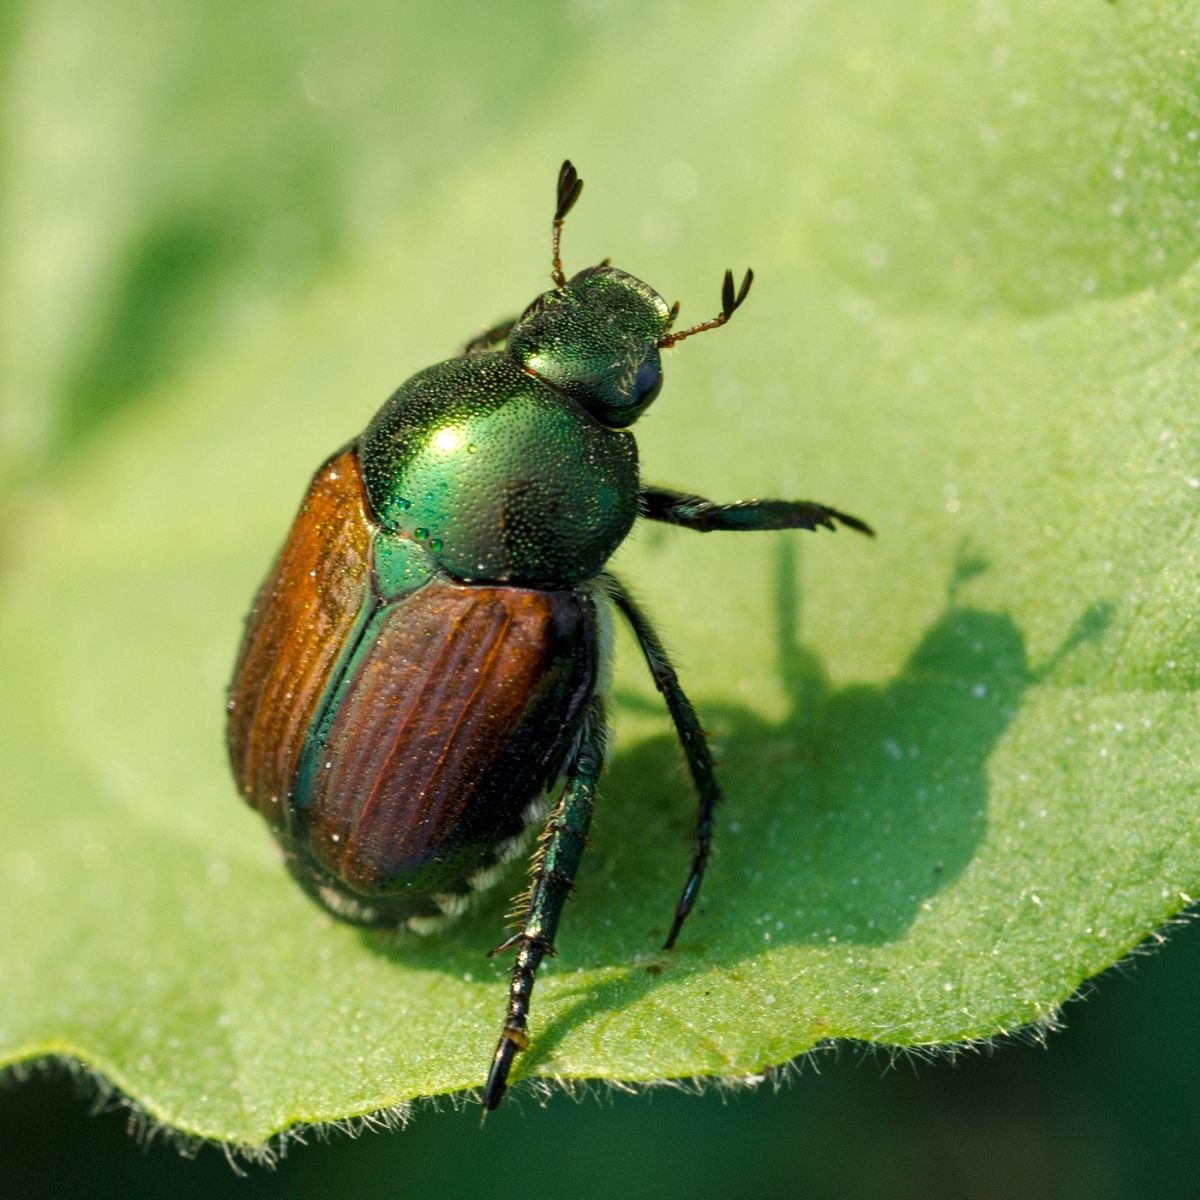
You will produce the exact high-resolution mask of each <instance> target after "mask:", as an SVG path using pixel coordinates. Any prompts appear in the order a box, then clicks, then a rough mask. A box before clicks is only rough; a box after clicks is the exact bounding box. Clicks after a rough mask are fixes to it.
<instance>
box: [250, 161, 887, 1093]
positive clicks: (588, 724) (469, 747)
mask: <svg viewBox="0 0 1200 1200" xmlns="http://www.w3.org/2000/svg"><path fill="white" fill-rule="evenodd" d="M582 186H583V182H582V180H581V179H580V178H579V176H578V174H577V172H576V170H575V168H574V167H573V166H572V165H571V163H570V162H569V161H568V162H565V163H563V165H562V168H561V170H560V172H559V177H558V188H557V204H556V208H555V212H554V220H553V224H552V258H551V277H552V280H553V284H554V286H553V287H552V288H551V289H550V290H549V291H547V292H545V293H543V294H542V295H540V296H538V297H537V298H536V299H535V300H534V301H533V302H532V303H531V304H530V305H529V306H528V307H527V308H526V309H525V311H524V312H523V313H522V314H521V315H520V316H519V317H517V318H515V319H513V320H509V321H505V322H503V323H501V324H498V325H496V326H494V327H493V328H491V329H488V330H487V331H486V332H484V333H482V334H480V335H479V336H478V337H475V338H473V339H472V340H471V341H470V342H468V343H467V345H466V346H465V347H464V349H463V351H462V353H461V354H460V355H459V356H458V357H456V358H452V359H450V360H448V361H446V362H443V363H439V364H438V365H436V366H433V367H429V368H428V369H426V370H424V371H420V372H419V373H418V374H416V375H414V376H413V377H412V378H411V379H409V380H408V382H406V383H404V384H402V385H401V386H400V387H399V388H398V389H397V390H396V391H395V392H394V393H393V394H392V396H391V397H390V398H389V399H388V400H387V402H386V403H385V404H384V405H383V407H382V408H381V409H380V411H379V412H378V413H377V414H376V416H375V417H374V419H373V420H372V421H371V422H370V424H369V425H368V426H367V428H366V430H365V431H364V432H363V433H362V434H361V435H360V436H359V437H357V438H355V439H354V440H353V441H352V442H350V443H349V445H347V446H345V447H344V448H343V449H341V450H339V451H338V452H337V453H336V454H334V455H333V456H332V457H331V458H329V459H328V460H327V461H326V462H325V464H324V465H323V466H322V467H321V468H320V469H319V470H318V471H317V473H316V475H315V476H314V478H313V480H312V483H311V484H310V486H309V489H308V492H307V494H306V495H305V497H304V500H303V502H302V504H301V506H300V511H299V513H298V514H297V516H296V518H295V521H294V523H293V525H292V527H291V531H290V533H289V534H288V537H287V540H286V542H285V543H284V546H283V548H282V550H281V551H280V552H279V555H278V557H277V558H276V560H275V562H274V565H273V566H272V567H271V570H270V572H269V573H268V575H267V578H266V580H265V581H264V583H263V584H262V586H261V587H260V589H259V591H258V594H257V596H256V598H255V601H254V605H253V608H252V610H251V612H250V614H249V616H248V617H247V619H246V627H245V633H244V636H243V640H242V644H241V650H240V653H239V655H238V659H237V665H236V667H235V670H234V675H233V680H232V683H231V685H230V688H229V693H228V699H227V708H228V748H229V756H230V760H231V763H232V767H233V773H234V776H235V777H236V780H237V783H238V786H239V788H240V790H241V793H242V795H243V796H244V797H245V799H246V800H247V801H248V802H249V803H250V804H251V805H252V806H253V807H254V808H255V809H257V810H258V812H259V813H261V814H262V816H263V817H265V818H266V820H267V821H268V822H269V824H270V826H271V828H272V830H273V832H274V834H275V836H276V838H277V839H278V840H279V842H280V844H281V845H282V847H283V850H284V854H285V859H286V862H287V865H288V867H289V869H290V871H291V873H292V874H293V875H294V876H295V878H296V879H297V880H298V881H299V883H300V884H301V885H302V886H303V887H304V889H305V890H306V891H307V892H308V893H309V894H310V895H311V896H312V897H313V898H314V899H316V900H317V901H318V902H319V903H320V904H322V905H323V906H324V907H325V908H326V909H328V910H329V911H331V912H332V913H334V914H335V915H336V916H338V917H340V918H342V919H344V920H347V921H350V922H353V923H356V924H359V925H365V926H391V927H397V926H402V925H407V926H409V927H411V928H414V929H417V930H419V931H429V930H430V929H432V928H434V927H436V926H437V925H438V924H439V923H440V922H441V921H442V920H444V919H445V918H446V917H449V916H453V915H455V914H457V913H459V912H461V911H462V910H463V909H464V908H465V907H466V905H467V902H468V900H469V898H470V896H471V895H472V893H473V892H475V891H476V890H478V889H479V888H481V887H483V886H486V885H487V884H488V883H490V882H491V881H493V880H494V879H495V878H496V877H497V876H498V875H499V874H500V872H501V870H502V866H503V864H504V863H505V862H506V861H507V860H508V859H510V858H511V857H513V855H514V854H515V853H518V852H519V849H520V846H521V844H522V841H523V838H522V835H523V833H524V832H525V830H526V827H527V826H528V825H529V824H530V823H531V822H532V821H533V820H534V819H536V816H537V814H538V813H539V811H540V801H541V798H542V796H543V795H544V794H546V793H547V792H549V791H550V790H551V789H553V788H554V787H555V785H556V784H557V783H560V782H561V790H560V792H559V794H558V799H557V802H556V803H555V804H554V805H553V807H552V809H551V812H550V815H549V818H548V819H547V820H546V822H545V826H544V830H543V834H542V837H541V839H540V841H539V844H538V848H537V850H536V853H535V855H534V859H533V864H532V884H531V887H530V889H529V892H528V894H527V896H526V898H525V900H524V902H523V916H522V918H521V920H520V925H519V928H518V929H517V931H516V932H515V933H514V934H513V935H512V936H511V937H509V938H508V939H507V940H505V941H504V942H502V943H501V944H500V945H499V946H497V947H496V948H495V950H493V951H492V952H491V953H492V954H498V953H500V952H502V951H508V950H515V951H516V960H515V963H514V966H513V971H512V980H511V985H510V988H509V994H508V1008H507V1014H506V1016H505V1019H504V1022H503V1025H502V1028H501V1032H500V1038H499V1041H498V1044H497V1046H496V1051H495V1054H494V1056H493V1059H492V1063H491V1068H490V1071H489V1074H488V1078H487V1083H486V1086H485V1088H484V1092H483V1097H482V1102H483V1105H484V1108H485V1111H486V1110H491V1109H494V1108H495V1107H496V1106H497V1105H498V1104H499V1103H500V1101H501V1099H502V1098H503V1096H504V1094H505V1091H506V1089H507V1086H508V1076H509V1072H510V1069H511V1067H512V1064H513V1061H514V1059H515V1057H516V1055H517V1054H518V1053H519V1052H520V1051H522V1050H524V1049H526V1048H527V1046H528V1045H529V1036H528V1014H529V1003H530V995H531V993H532V990H533V984H534V977H535V975H536V972H537V969H538V966H539V964H540V963H541V962H542V960H543V959H544V958H545V957H546V956H547V955H548V954H552V953H553V952H554V943H555V938H556V934H557V931H558V924H559V918H560V915H561V913H562V909H563V905H564V903H565V901H566V899H567V896H568V894H569V892H570V891H571V888H572V882H573V880H574V878H575V874H576V871H577V869H578V867H579V862H580V858H581V856H582V854H583V850H584V846H585V844H586V841H587V834H588V827H589V824H590V822H591V817H592V806H593V801H594V799H595V794H596V785H597V780H598V778H599V776H600V773H601V768H602V765H603V762H604V757H605V749H606V738H607V733H606V721H605V708H604V693H605V686H604V681H605V675H606V672H607V660H608V655H609V641H610V630H611V614H612V613H613V612H614V611H615V612H616V613H619V614H620V615H621V616H622V617H623V618H624V620H625V621H626V622H627V623H628V625H629V627H630V628H631V629H632V631H633V634H634V637H635V638H636V640H637V642H638V645H639V646H640V648H641V651H642V654H643V656H644V658H645V660H646V664H647V666H648V667H649V669H650V673H651V675H652V677H653V679H654V683H655V685H656V687H657V688H658V690H659V692H660V693H661V694H662V696H663V699H664V700H665V702H666V707H667V711H668V712H669V714H670V716H671V720H672V722H673V723H674V727H675V731H676V733H677V735H678V737H679V741H680V743H681V744H682V747H683V752H684V756H685V758H686V761H687V766H688V768H689V772H690V774H691V778H692V781H693V784H694V786H695V790H696V792H697V794H698V798H699V815H698V821H697V827H696V835H695V844H694V849H693V853H692V860H691V869H690V871H689V873H688V875H687V879H686V882H685V884H684V887H683V891H682V893H681V895H680V897H679V900H678V903H677V904H676V907H675V913H674V918H673V920H672V922H671V927H670V932H669V933H668V935H667V939H666V948H668V949H669V948H671V947H672V946H673V945H674V944H675V941H676V939H677V938H678V936H679V933H680V929H681V928H682V926H683V923H684V921H685V920H686V919H687V916H688V914H689V913H690V912H691V911H692V908H693V906H694V905H695V903H696V897H697V894H698V893H699V890H700V884H701V881H702V880H703V878H704V872H705V868H706V866H707V864H708V860H709V850H710V846H711V843H712V834H713V813H714V810H715V809H716V807H717V804H718V802H719V801H720V798H721V792H720V788H719V786H718V783H717V779H716V775H715V773H714V764H713V760H712V757H711V755H710V753H709V749H708V746H707V743H706V741H705V736H704V732H703V730H702V728H701V725H700V722H699V719H698V718H697V715H696V712H695V710H694V709H693V707H692V704H691V702H690V701H689V700H688V698H687V696H686V695H685V693H684V691H683V688H682V687H681V686H680V683H679V679H678V677H677V675H676V672H675V668H674V667H673V666H672V664H671V660H670V658H669V657H668V656H667V653H666V651H665V650H664V648H663V644H662V642H661V640H660V639H659V636H658V634H657V633H656V632H655V629H654V626H653V625H652V624H651V622H650V620H649V618H648V617H647V616H646V614H645V613H644V612H643V610H642V608H641V607H640V605H639V604H638V603H637V602H636V601H635V600H634V598H633V597H632V595H631V594H630V593H629V591H627V590H626V588H625V586H624V585H623V584H622V583H621V582H620V581H619V580H617V578H616V577H615V576H613V575H612V574H611V573H610V572H608V571H606V570H605V563H606V562H607V560H608V559H609V557H610V556H611V555H612V554H613V552H614V551H615V550H616V549H617V547H618V546H619V545H620V544H621V542H622V541H624V539H625V537H626V536H627V535H628V533H629V532H630V530H631V528H632V527H633V524H634V522H635V521H636V520H638V519H639V518H640V519H643V520H649V521H660V522H664V523H666V524H668V525H677V526H680V527H682V528H684V529H694V530H698V531H701V532H707V531H711V530H734V531H744V530H764V529H810V530H816V529H820V528H826V529H831V530H832V529H836V528H837V527H838V526H839V525H843V526H846V527H848V528H850V529H855V530H858V531H859V532H860V533H865V534H870V533H871V532H872V530H871V529H870V527H869V526H868V525H867V524H866V523H865V522H863V521H860V520H859V519H858V518H857V517H852V516H849V515H847V514H846V513H843V512H840V511H838V510H837V509H835V508H830V507H829V506H828V505H824V504H817V503H813V502H810V501H794V500H745V501H740V502H737V503H733V504H715V503H713V502H712V501H709V500H706V499H703V498H702V497H700V496H695V495H691V494H690V493H685V492H677V491H671V490H669V489H666V488H661V487H653V486H648V485H644V484H643V483H642V482H641V481H640V478H639V473H638V455H637V447H636V445H635V442H634V439H633V436H632V434H630V433H629V432H628V427H629V426H630V425H632V424H633V423H634V421H636V420H637V418H638V417H639V416H641V414H642V413H643V412H644V411H645V409H646V408H647V407H648V406H649V405H650V404H651V402H652V401H653V400H654V399H655V397H656V396H657V395H658V394H659V390H660V388H661V386H662V364H661V358H660V352H661V351H662V350H665V349H667V348H669V347H671V346H674V345H676V344H678V343H679V342H681V341H683V340H684V339H685V338H689V337H693V336H694V335H696V334H698V333H703V332H705V331H707V330H711V329H716V328H718V327H720V326H721V325H724V324H725V323H726V322H727V321H728V320H729V319H730V317H732V316H733V314H734V313H735V312H736V311H737V309H738V308H739V307H740V306H741V304H742V302H743V301H744V300H745V299H746V294H747V292H748V291H749V289H750V285H751V283H752V281H753V279H754V275H753V272H751V271H747V272H746V274H745V276H744V277H743V278H742V280H741V283H740V286H738V287H737V288H736V290H735V288H734V281H733V275H732V273H731V272H729V271H726V273H725V279H724V284H723V287H722V293H721V311H720V313H719V314H718V315H717V316H715V317H713V318H711V319H710V320H707V321H702V322H700V323H699V324H697V325H692V326H690V327H689V328H686V329H682V330H679V331H675V330H674V324H675V321H676V318H677V316H678V313H679V305H678V303H676V304H675V305H674V306H668V305H667V304H666V303H665V302H664V301H663V299H662V297H661V296H659V295H658V293H657V292H655V291H654V289H653V288H651V287H649V286H648V285H647V284H645V283H643V282H642V281H641V280H640V279H636V278H635V277H634V276H632V275H629V274H626V273H625V272H624V271H620V270H618V269H617V268H615V267H613V266H610V265H609V263H608V262H607V260H606V261H605V262H603V263H601V264H600V265H598V266H593V267H587V268H585V269H584V270H582V271H580V272H579V273H578V274H576V275H574V276H572V277H571V278H570V279H568V278H567V276H566V274H565V273H564V271H563V266H562V259H561V253H560V239H561V235H562V226H563V219H564V218H565V217H566V215H567V213H568V211H569V210H570V209H571V208H572V206H573V205H574V204H575V201H576V200H577V199H578V197H579V193H580V190H581V188H582Z"/></svg>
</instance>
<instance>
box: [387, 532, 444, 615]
mask: <svg viewBox="0 0 1200 1200" xmlns="http://www.w3.org/2000/svg"><path fill="white" fill-rule="evenodd" d="M374 551H375V580H376V582H377V584H378V586H379V594H380V597H381V598H382V599H384V600H394V599H396V598H397V597H399V596H404V595H407V594H408V593H409V592H413V591H416V589H417V588H419V587H420V586H421V585H422V584H423V583H428V582H429V580H430V579H431V578H432V576H433V572H434V564H433V562H432V560H431V559H430V557H429V552H428V551H427V550H426V549H425V548H424V547H423V546H422V545H421V544H420V543H419V542H414V541H412V540H411V539H409V538H408V537H405V536H404V535H403V534H399V533H389V532H386V531H382V530H381V531H380V532H379V533H377V534H376V535H375V545H374Z"/></svg>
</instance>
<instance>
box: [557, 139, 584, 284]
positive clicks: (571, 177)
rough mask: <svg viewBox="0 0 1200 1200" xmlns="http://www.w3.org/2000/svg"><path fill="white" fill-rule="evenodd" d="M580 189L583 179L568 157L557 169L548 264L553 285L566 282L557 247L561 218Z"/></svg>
mask: <svg viewBox="0 0 1200 1200" xmlns="http://www.w3.org/2000/svg"><path fill="white" fill-rule="evenodd" d="M582 191H583V180H582V179H580V178H579V174H578V172H577V171H576V170H575V167H574V166H573V165H572V163H571V160H570V159H569V158H568V159H567V160H566V161H565V162H564V163H563V165H562V166H561V167H559V169H558V207H557V208H556V209H555V210H554V245H553V254H554V257H553V260H552V261H551V264H550V274H551V275H552V276H553V278H554V286H555V287H562V286H563V285H564V284H565V283H566V282H567V277H566V275H565V274H564V273H563V265H562V258H561V256H560V255H559V249H558V246H559V242H560V240H561V239H562V227H563V219H564V218H565V217H566V215H567V213H569V212H570V211H571V209H572V208H573V207H574V206H575V201H576V200H578V199H579V193H580V192H582Z"/></svg>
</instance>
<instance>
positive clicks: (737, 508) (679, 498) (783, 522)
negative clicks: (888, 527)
mask: <svg viewBox="0 0 1200 1200" xmlns="http://www.w3.org/2000/svg"><path fill="white" fill-rule="evenodd" d="M639 511H640V512H641V515H642V516H643V517H648V518H649V519H650V520H651V521H664V522H666V524H668V525H682V526H683V527H684V528H685V529H695V530H697V531H698V532H700V533H709V532H711V531H712V530H714V529H724V530H731V531H734V532H737V531H742V530H751V529H820V528H824V529H837V527H838V525H845V526H846V527H847V528H848V529H857V530H858V532H859V533H865V534H867V535H868V536H870V537H874V536H875V531H874V530H873V529H872V528H871V527H870V525H868V524H867V523H866V522H865V521H860V520H859V519H858V517H852V516H850V515H849V514H848V513H844V512H839V511H838V510H837V509H836V508H830V507H829V506H828V505H827V504H817V503H815V502H814V501H812V500H739V501H737V503H736V504H714V503H713V502H712V501H711V500H705V499H704V497H703V496H692V495H690V494H689V493H687V492H673V491H670V490H669V489H668V488H656V487H650V488H643V489H642V492H641V504H640V506H639Z"/></svg>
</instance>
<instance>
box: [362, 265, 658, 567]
mask: <svg viewBox="0 0 1200 1200" xmlns="http://www.w3.org/2000/svg"><path fill="white" fill-rule="evenodd" d="M668 324H669V313H668V309H667V306H666V304H665V303H664V302H663V300H662V299H661V297H659V296H658V295H657V294H656V293H655V292H654V291H652V290H651V289H650V288H649V287H647V285H646V284H644V283H642V282H641V281H640V280H637V279H634V278H633V277H632V276H630V275H626V274H625V273H624V272H622V271H617V270H615V269H613V268H611V267H594V268H591V269H589V270H587V271H582V272H580V273H579V274H578V275H576V276H575V277H574V278H573V279H571V280H570V281H569V282H568V283H567V284H566V285H565V286H564V287H561V288H557V289H555V290H554V291H551V292H547V293H546V294H545V295H544V296H540V297H539V298H538V299H537V300H535V301H534V302H533V304H531V305H530V306H529V308H528V309H526V311H525V314H524V315H523V316H522V317H521V319H520V320H519V321H518V322H517V323H516V325H515V326H514V327H513V329H512V331H511V333H510V334H509V339H508V345H507V347H506V348H505V350H503V351H501V352H497V353H476V354H469V355H466V356H464V357H462V358H457V359H451V360H449V361H448V362H444V363H440V364H438V365H437V366H435V367H430V368H429V369H428V370H425V371H422V372H420V373H419V374H417V375H414V376H413V377H412V378H411V379H410V380H409V381H408V382H407V383H405V384H403V385H402V386H401V387H400V388H399V389H398V390H397V391H396V392H395V394H394V395H393V396H392V397H391V398H390V399H389V400H388V402H387V403H386V404H385V405H384V407H383V408H382V410H381V411H380V412H379V414H378V415H377V416H376V417H375V419H374V420H373V421H372V422H371V424H370V425H369V426H368V427H367V430H366V432H365V433H364V434H363V436H362V439H361V441H360V442H359V448H358V449H359V458H360V462H361V464H362V470H363V478H364V482H365V484H366V488H367V494H368V497H369V499H370V502H371V506H372V508H373V510H374V512H375V515H376V517H377V518H378V519H379V521H380V522H381V523H382V524H383V526H384V528H385V529H386V530H388V531H390V532H392V533H394V534H398V535H399V536H400V538H401V539H403V540H407V539H409V538H411V539H415V540H416V541H417V542H419V543H421V544H422V545H423V546H424V547H425V548H426V549H427V551H428V553H429V554H430V556H431V557H432V558H433V559H434V560H435V561H436V562H437V564H438V565H439V566H440V567H441V568H442V569H443V570H445V571H447V572H448V573H449V574H450V575H452V576H454V577H455V578H457V579H461V580H464V581H467V582H483V581H488V582H496V583H514V584H523V585H529V586H540V587H561V586H569V585H572V584H576V583H580V582H582V581H584V580H586V579H589V578H591V577H592V576H593V575H595V574H596V573H597V572H598V571H599V570H600V569H601V568H602V567H603V565H604V563H605V561H606V560H607V559H608V557H609V556H610V555H611V554H612V553H613V551H614V550H615V549H616V548H617V546H618V545H620V543H621V541H622V540H623V539H624V538H625V536H626V534H627V533H628V532H629V530H630V527H631V526H632V525H633V522H634V519H635V517H636V516H637V504H638V463H637V448H636V446H635V444H634V441H633V438H632V436H631V435H629V434H627V433H624V432H623V431H622V429H621V427H623V426H625V425H628V424H630V423H631V422H632V421H633V420H635V419H636V417H637V416H638V415H639V414H640V413H641V412H642V410H643V409H644V408H645V407H646V406H647V405H648V404H649V403H650V401H651V400H653V399H654V396H655V395H657V393H658V389H659V386H660V384H661V379H662V375H661V370H660V367H659V361H658V349H657V347H656V345H655V342H656V339H658V338H659V337H660V336H661V335H662V334H663V333H664V332H665V330H666V328H667V326H668ZM614 427H615V428H614Z"/></svg>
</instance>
